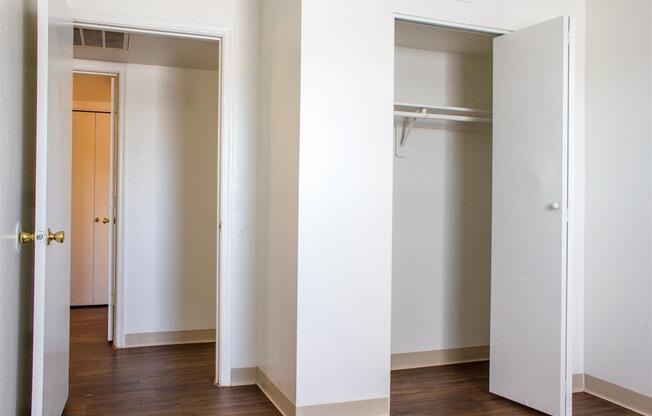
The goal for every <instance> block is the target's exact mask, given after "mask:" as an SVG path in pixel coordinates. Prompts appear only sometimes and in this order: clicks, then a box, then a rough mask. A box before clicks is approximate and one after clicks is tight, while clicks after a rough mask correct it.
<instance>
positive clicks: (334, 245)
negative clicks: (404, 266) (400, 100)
mask: <svg viewBox="0 0 652 416" xmlns="http://www.w3.org/2000/svg"><path fill="white" fill-rule="evenodd" d="M302 3H303V10H302V28H301V146H300V159H299V269H298V279H299V286H298V298H299V300H298V308H297V309H298V312H297V321H298V325H297V333H298V351H297V355H298V358H297V361H298V363H297V405H299V406H307V405H314V404H322V403H333V402H346V401H355V400H364V399H377V398H385V397H389V369H390V322H391V307H390V305H391V267H392V261H391V260H392V164H393V160H392V155H393V151H392V149H393V144H392V129H393V128H392V120H393V115H392V114H393V107H392V101H393V95H394V94H393V88H394V82H393V77H392V75H393V66H394V65H393V62H394V22H393V20H392V18H391V8H390V7H389V6H390V5H389V3H388V2H386V1H380V2H379V1H375V0H358V1H354V2H351V1H345V0H336V1H329V2H324V1H322V0H304V1H303V2H302Z"/></svg>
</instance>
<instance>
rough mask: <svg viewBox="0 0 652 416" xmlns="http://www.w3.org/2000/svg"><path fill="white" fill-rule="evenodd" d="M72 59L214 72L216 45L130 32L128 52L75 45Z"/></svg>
mask: <svg viewBox="0 0 652 416" xmlns="http://www.w3.org/2000/svg"><path fill="white" fill-rule="evenodd" d="M74 57H75V58H76V59H90V60H95V61H108V62H122V63H134V64H142V65H159V66H172V67H180V68H193V69H210V70H217V68H218V62H219V44H218V42H217V41H213V40H202V39H187V38H180V37H164V36H156V35H144V34H139V33H131V34H130V35H129V47H128V49H127V50H119V49H103V48H98V47H94V46H75V47H74Z"/></svg>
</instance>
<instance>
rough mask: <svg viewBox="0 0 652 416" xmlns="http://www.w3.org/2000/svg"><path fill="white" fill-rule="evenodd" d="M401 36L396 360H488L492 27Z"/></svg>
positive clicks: (420, 28) (404, 30)
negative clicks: (489, 30) (479, 30)
mask: <svg viewBox="0 0 652 416" xmlns="http://www.w3.org/2000/svg"><path fill="white" fill-rule="evenodd" d="M395 41H396V45H395V46H396V49H395V107H394V116H395V132H394V133H395V135H394V138H395V158H394V218H393V230H394V234H393V235H394V237H393V278H392V281H393V283H392V285H393V286H392V297H393V299H392V368H393V369H405V368H416V367H430V366H436V365H444V364H452V363H459V362H465V361H481V360H487V359H488V358H489V347H488V346H489V329H490V293H491V284H490V280H491V205H492V200H491V188H492V182H491V174H492V52H493V49H492V48H493V35H489V34H484V33H475V32H468V31H462V30H453V29H449V28H443V27H437V26H431V25H424V24H418V23H412V22H404V21H397V22H396V37H395Z"/></svg>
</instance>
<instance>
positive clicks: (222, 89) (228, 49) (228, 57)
mask: <svg viewBox="0 0 652 416" xmlns="http://www.w3.org/2000/svg"><path fill="white" fill-rule="evenodd" d="M74 25H75V26H81V27H87V28H94V29H106V30H116V31H126V32H131V33H142V34H157V35H165V36H173V37H183V38H193V39H204V40H215V41H217V42H219V43H220V47H219V53H220V56H219V91H218V100H219V104H218V108H219V110H220V111H219V115H218V123H219V130H218V131H219V138H218V140H219V145H218V167H217V169H218V172H217V173H218V176H219V183H218V188H219V192H218V195H217V198H218V201H217V206H218V211H219V212H218V213H217V214H218V224H219V225H218V227H219V244H218V247H219V249H218V253H216V254H217V256H216V261H217V268H216V270H217V276H216V279H217V285H216V287H217V293H216V298H217V308H216V314H217V316H216V322H217V325H216V331H215V332H216V337H217V340H216V341H217V348H216V349H215V354H216V360H215V364H216V368H215V384H216V385H218V386H230V385H231V344H232V342H231V287H232V282H231V280H232V272H231V270H232V246H233V243H232V241H233V235H232V232H233V230H235V227H234V224H233V216H232V209H231V207H232V201H233V183H232V182H233V180H232V170H233V133H232V130H233V128H232V121H231V120H232V114H233V98H232V82H231V80H232V76H233V75H232V74H233V73H234V71H233V63H234V59H233V54H234V52H233V48H232V45H233V34H232V31H231V29H230V28H223V27H218V26H213V25H202V24H195V25H176V24H171V23H170V22H169V21H167V20H165V21H159V20H152V19H142V20H141V19H132V18H122V19H115V18H99V19H95V18H86V17H84V18H74ZM89 62H91V61H81V60H80V61H77V60H75V70H80V71H81V70H87V71H89V72H108V73H112V74H117V75H118V79H119V86H118V88H119V103H118V106H119V113H121V116H119V118H118V123H119V125H118V141H117V145H118V154H117V159H118V160H117V162H118V163H117V170H118V177H117V181H118V182H117V195H118V203H117V215H116V216H117V221H116V223H117V224H116V225H117V227H116V234H117V240H116V244H117V250H116V273H115V274H116V277H115V284H116V287H115V290H116V299H115V303H116V304H115V311H116V316H115V336H114V345H116V347H120V346H124V324H125V322H124V313H123V311H124V304H123V300H124V293H123V290H124V280H123V278H124V273H123V271H124V270H123V264H122V260H121V259H122V258H123V257H124V256H123V253H121V250H122V247H124V244H123V242H122V241H121V238H122V235H123V233H122V232H121V229H120V227H121V224H123V223H124V220H123V218H124V215H125V213H124V207H123V205H122V204H123V198H120V195H121V193H120V192H121V190H122V189H123V182H122V180H123V178H122V172H123V160H124V153H123V147H124V146H121V141H122V140H123V139H124V120H125V118H126V112H127V111H128V109H126V107H125V103H124V97H125V95H126V94H125V91H126V82H127V80H126V71H125V69H126V65H125V64H116V63H111V62H97V61H95V62H92V63H89ZM77 64H79V66H78V65H77ZM84 68H85V69H84ZM216 231H217V230H216Z"/></svg>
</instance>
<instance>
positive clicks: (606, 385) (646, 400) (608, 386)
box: [584, 374, 652, 416]
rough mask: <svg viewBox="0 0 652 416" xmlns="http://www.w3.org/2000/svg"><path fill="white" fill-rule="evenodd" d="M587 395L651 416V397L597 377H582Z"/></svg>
mask: <svg viewBox="0 0 652 416" xmlns="http://www.w3.org/2000/svg"><path fill="white" fill-rule="evenodd" d="M584 383H585V390H586V392H587V393H589V394H592V395H594V396H597V397H600V398H602V399H605V400H607V401H610V402H612V403H615V404H617V405H619V406H622V407H624V408H626V409H629V410H632V411H634V412H637V413H640V414H642V415H646V416H652V397H650V396H646V395H644V394H641V393H638V392H635V391H633V390H629V389H627V388H625V387H621V386H618V385H616V384H613V383H610V382H608V381H604V380H601V379H599V378H597V377H593V376H590V375H588V374H586V375H584Z"/></svg>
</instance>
